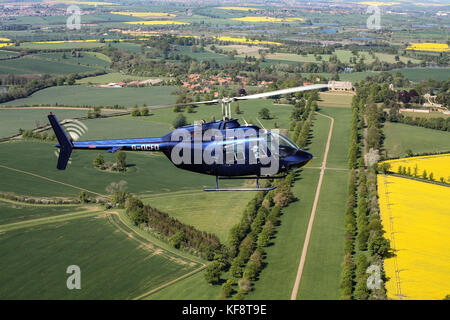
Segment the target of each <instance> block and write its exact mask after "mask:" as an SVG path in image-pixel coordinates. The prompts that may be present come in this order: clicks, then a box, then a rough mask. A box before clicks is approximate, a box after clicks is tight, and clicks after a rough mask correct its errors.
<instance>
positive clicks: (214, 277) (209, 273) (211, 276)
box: [205, 261, 222, 284]
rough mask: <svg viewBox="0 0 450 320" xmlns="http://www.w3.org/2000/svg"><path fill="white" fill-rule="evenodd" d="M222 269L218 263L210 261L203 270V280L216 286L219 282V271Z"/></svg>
mask: <svg viewBox="0 0 450 320" xmlns="http://www.w3.org/2000/svg"><path fill="white" fill-rule="evenodd" d="M221 269H222V267H221V266H220V263H219V262H218V261H212V262H211V263H210V264H208V266H207V267H206V270H205V279H206V281H207V282H208V283H211V284H217V283H219V281H220V273H221V272H220V270H221Z"/></svg>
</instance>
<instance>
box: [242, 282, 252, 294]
mask: <svg viewBox="0 0 450 320" xmlns="http://www.w3.org/2000/svg"><path fill="white" fill-rule="evenodd" d="M251 288H252V283H251V282H250V280H248V279H246V278H243V279H241V280H240V281H239V289H241V292H243V293H246V292H249V291H250V289H251Z"/></svg>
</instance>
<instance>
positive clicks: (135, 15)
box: [111, 11, 176, 19]
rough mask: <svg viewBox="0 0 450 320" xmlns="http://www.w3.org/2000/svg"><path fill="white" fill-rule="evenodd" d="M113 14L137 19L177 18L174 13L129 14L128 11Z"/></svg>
mask: <svg viewBox="0 0 450 320" xmlns="http://www.w3.org/2000/svg"><path fill="white" fill-rule="evenodd" d="M111 14H119V15H123V16H131V17H137V18H142V19H146V18H155V17H176V15H175V14H173V13H165V12H128V11H114V12H111Z"/></svg>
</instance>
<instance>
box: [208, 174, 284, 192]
mask: <svg viewBox="0 0 450 320" xmlns="http://www.w3.org/2000/svg"><path fill="white" fill-rule="evenodd" d="M284 177H286V176H285V175H284V176H281V177H219V176H216V187H215V188H214V189H204V190H205V191H271V190H274V189H276V188H277V187H270V188H260V187H259V179H282V178H284ZM220 179H222V180H227V179H228V180H229V179H233V180H238V179H239V180H245V179H255V180H256V188H230V189H222V188H219V180H220Z"/></svg>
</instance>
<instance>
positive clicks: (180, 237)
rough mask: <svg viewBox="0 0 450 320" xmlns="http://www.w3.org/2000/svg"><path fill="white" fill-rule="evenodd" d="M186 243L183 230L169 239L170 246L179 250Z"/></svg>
mask: <svg viewBox="0 0 450 320" xmlns="http://www.w3.org/2000/svg"><path fill="white" fill-rule="evenodd" d="M185 241H186V235H185V233H184V231H183V230H178V231H177V232H176V233H175V234H174V235H173V236H172V237H170V238H169V243H170V245H172V246H174V247H175V248H177V249H179V248H180V247H181V245H182V244H183V243H184V242H185Z"/></svg>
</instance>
